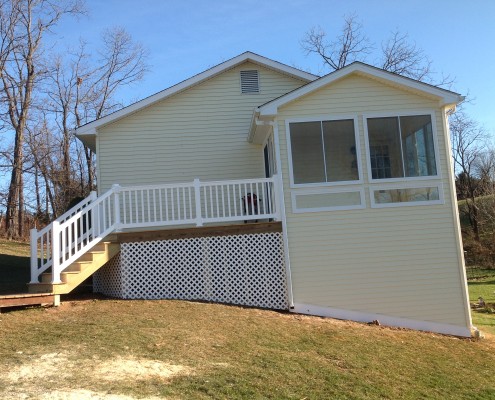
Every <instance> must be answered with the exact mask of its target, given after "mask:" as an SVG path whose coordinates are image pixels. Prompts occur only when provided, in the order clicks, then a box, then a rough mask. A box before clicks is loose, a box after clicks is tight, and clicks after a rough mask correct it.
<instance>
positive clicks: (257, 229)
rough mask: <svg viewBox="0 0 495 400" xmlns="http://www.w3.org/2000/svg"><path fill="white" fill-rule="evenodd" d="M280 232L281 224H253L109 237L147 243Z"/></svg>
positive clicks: (128, 233)
mask: <svg viewBox="0 0 495 400" xmlns="http://www.w3.org/2000/svg"><path fill="white" fill-rule="evenodd" d="M270 232H282V223H281V222H255V223H248V224H233V225H221V226H202V227H194V228H180V229H163V230H150V231H140V232H119V233H114V234H112V235H111V237H112V239H111V240H112V241H113V242H118V243H130V242H147V241H152V240H171V239H190V238H196V237H207V236H229V235H239V234H254V233H270Z"/></svg>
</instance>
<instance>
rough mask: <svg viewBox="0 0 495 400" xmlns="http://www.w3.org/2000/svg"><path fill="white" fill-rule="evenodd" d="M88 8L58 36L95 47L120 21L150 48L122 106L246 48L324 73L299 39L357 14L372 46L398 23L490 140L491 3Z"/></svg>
mask: <svg viewBox="0 0 495 400" xmlns="http://www.w3.org/2000/svg"><path fill="white" fill-rule="evenodd" d="M87 8H88V10H89V16H87V17H82V18H80V19H79V20H77V21H76V20H71V21H66V22H64V24H63V25H61V26H60V29H57V32H58V37H59V39H60V40H61V41H62V42H68V43H70V42H73V41H77V39H78V37H83V38H85V39H86V40H87V41H88V42H89V43H90V44H96V43H97V41H98V36H99V34H100V33H101V32H102V31H103V30H104V29H105V28H108V27H111V26H122V27H125V28H126V29H127V30H128V32H130V33H131V35H132V36H133V38H134V39H135V40H137V41H140V42H141V43H142V44H143V45H144V46H145V47H146V48H147V49H148V52H149V63H150V65H151V70H150V72H149V73H148V74H147V75H146V77H145V80H144V82H142V83H141V84H139V85H138V86H134V87H131V88H127V89H126V90H125V91H123V92H121V93H120V98H121V100H123V101H124V102H125V103H129V102H130V101H133V100H138V99H141V98H143V97H146V96H148V95H150V94H153V93H155V92H157V91H159V90H162V89H164V88H166V87H168V86H171V85H173V84H175V83H177V82H179V81H181V80H184V79H187V78H188V77H190V76H192V75H195V74H197V73H199V72H201V71H203V70H205V69H207V68H209V67H211V66H213V65H216V64H218V63H220V62H222V61H225V60H227V59H229V58H232V57H234V56H236V55H238V54H240V53H242V52H244V51H246V50H249V51H253V52H255V53H258V54H261V55H263V56H266V57H269V58H272V59H274V60H277V61H280V62H283V63H286V64H289V65H292V66H296V67H299V68H302V69H305V70H309V71H310V72H313V73H317V74H322V73H326V72H327V71H326V70H324V69H322V64H321V62H320V60H319V59H318V57H316V56H306V55H305V53H304V51H303V50H302V49H301V46H300V40H301V38H302V37H303V36H304V33H305V32H306V31H308V30H309V29H310V28H311V27H312V26H315V25H320V26H321V27H322V28H323V29H324V30H325V31H326V32H327V34H328V35H329V37H333V36H335V35H337V34H338V33H339V30H340V28H341V26H342V21H343V16H344V15H345V14H348V13H352V12H355V13H356V14H357V15H358V17H359V19H360V20H361V21H362V23H363V28H364V31H365V33H366V34H367V35H368V36H369V38H370V39H371V40H372V41H374V42H376V43H377V45H378V46H379V45H380V43H381V42H382V41H383V40H385V39H386V38H387V37H388V36H389V34H390V32H391V31H393V30H395V29H396V28H398V29H399V30H400V31H401V32H404V33H408V34H409V37H410V39H411V40H414V41H415V42H416V44H417V45H418V46H419V47H421V48H423V49H424V51H425V53H426V54H427V55H428V56H429V57H430V58H431V59H432V60H433V66H434V69H435V70H436V71H438V72H439V73H440V72H443V73H444V74H450V75H451V76H454V77H455V78H456V82H455V84H454V87H453V90H455V91H457V92H459V93H461V94H467V93H469V94H470V96H471V97H473V98H475V103H474V105H469V106H468V111H469V113H470V114H471V116H472V117H473V118H475V119H476V120H478V121H479V122H480V123H482V124H483V125H484V126H485V127H486V128H487V129H488V130H489V131H490V132H491V133H492V135H493V136H495V112H493V110H492V108H493V106H495V102H494V93H495V80H494V79H493V74H492V71H493V70H494V68H495V45H494V42H495V1H494V0H477V1H471V2H469V1H465V0H451V1H447V0H428V1H424V0H414V1H413V0H410V1H399V0H396V1H392V0H345V1H344V0H341V1H337V0H326V1H320V0H314V1H311V0H308V1H302V0H283V1H279V0H272V1H266V0H265V1H255V0H239V1H234V0H230V1H227V0H223V1H221V0H217V1H216V0H209V1H204V0H203V1H201V0H182V1H175V0H164V1H159V0H141V1H140V2H137V1H135V0H105V1H102V0H88V1H87ZM368 61H369V62H372V61H373V57H370V58H369V60H368Z"/></svg>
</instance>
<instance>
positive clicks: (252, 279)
mask: <svg viewBox="0 0 495 400" xmlns="http://www.w3.org/2000/svg"><path fill="white" fill-rule="evenodd" d="M94 290H95V292H99V293H103V294H106V295H108V296H113V297H119V298H124V299H184V300H206V301H213V302H221V303H230V304H239V305H246V306H255V307H264V308H272V309H287V308H288V299H287V283H286V271H285V264H284V254H283V241H282V234H281V233H279V232H275V233H258V234H246V235H232V236H214V237H200V238H191V239H173V240H157V241H147V242H135V243H122V244H121V252H120V254H119V255H117V256H116V257H114V258H113V259H112V260H111V261H110V262H108V263H107V264H106V265H105V266H104V267H103V268H101V269H100V270H99V271H98V272H97V273H96V274H95V277H94Z"/></svg>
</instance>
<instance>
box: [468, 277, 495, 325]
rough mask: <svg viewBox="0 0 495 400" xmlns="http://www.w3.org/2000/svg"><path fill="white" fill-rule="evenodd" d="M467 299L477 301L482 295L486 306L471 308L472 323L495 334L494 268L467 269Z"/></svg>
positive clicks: (472, 301)
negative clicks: (477, 308)
mask: <svg viewBox="0 0 495 400" xmlns="http://www.w3.org/2000/svg"><path fill="white" fill-rule="evenodd" d="M468 279H469V281H468V285H469V301H470V302H471V303H477V302H478V298H479V297H483V300H485V303H486V304H487V306H486V307H485V308H484V309H479V310H473V311H472V313H471V314H472V319H473V325H474V326H477V327H478V329H480V330H481V331H483V332H488V333H490V334H492V335H495V270H493V269H492V270H487V269H474V270H470V271H468Z"/></svg>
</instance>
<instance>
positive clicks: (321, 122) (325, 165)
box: [320, 121, 328, 182]
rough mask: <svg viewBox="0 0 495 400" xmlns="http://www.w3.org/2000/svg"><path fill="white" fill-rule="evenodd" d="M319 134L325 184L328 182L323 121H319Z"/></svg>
mask: <svg viewBox="0 0 495 400" xmlns="http://www.w3.org/2000/svg"><path fill="white" fill-rule="evenodd" d="M320 133H321V151H323V169H324V170H325V182H328V176H327V157H326V155H325V138H324V137H323V121H320Z"/></svg>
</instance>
